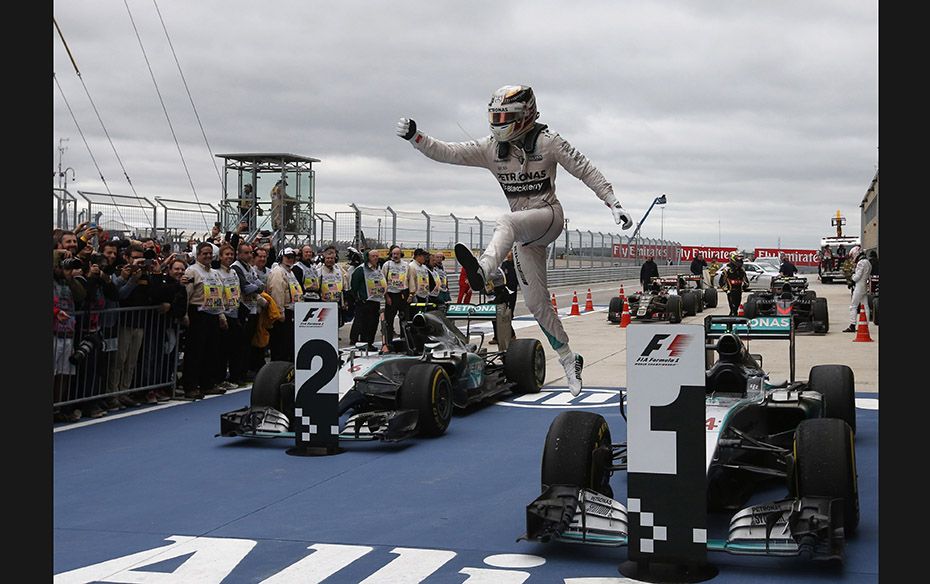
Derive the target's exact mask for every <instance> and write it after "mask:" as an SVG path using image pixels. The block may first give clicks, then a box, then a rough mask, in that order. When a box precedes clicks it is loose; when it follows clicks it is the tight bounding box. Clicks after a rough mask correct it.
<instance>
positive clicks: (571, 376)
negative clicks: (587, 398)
mask: <svg viewBox="0 0 930 584" xmlns="http://www.w3.org/2000/svg"><path fill="white" fill-rule="evenodd" d="M559 363H561V364H562V367H564V368H565V381H566V383H568V390H569V391H570V392H572V395H578V394H579V393H581V369H582V368H583V367H584V357H582V356H581V355H579V354H578V353H572V354H571V355H568V356H566V357H559Z"/></svg>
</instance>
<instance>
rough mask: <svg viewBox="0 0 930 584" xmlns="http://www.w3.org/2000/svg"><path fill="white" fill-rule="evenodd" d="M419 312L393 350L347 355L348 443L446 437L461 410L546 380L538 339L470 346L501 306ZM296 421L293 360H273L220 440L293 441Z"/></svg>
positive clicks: (343, 374)
mask: <svg viewBox="0 0 930 584" xmlns="http://www.w3.org/2000/svg"><path fill="white" fill-rule="evenodd" d="M415 308H416V309H418V310H419V312H417V313H416V314H414V316H413V317H412V318H411V319H410V321H409V322H405V323H403V324H402V327H401V328H402V332H403V337H402V338H401V339H397V340H395V341H394V342H393V343H392V344H391V352H389V353H383V354H377V353H371V352H368V351H366V350H361V349H345V350H343V351H341V353H340V359H341V364H340V368H341V371H340V392H339V394H340V400H339V406H338V407H339V416H340V419H341V425H340V434H339V439H340V440H384V441H397V440H402V439H404V438H408V437H410V436H414V435H420V436H428V437H431V436H440V435H441V434H443V433H444V432H445V431H446V428H448V426H449V423H450V421H451V419H452V412H453V409H456V408H457V409H465V408H467V407H469V406H471V405H472V404H476V403H479V402H482V401H485V400H490V399H493V398H494V397H496V396H498V395H500V394H503V393H510V392H514V393H535V392H538V391H539V388H540V387H541V386H542V384H543V383H544V382H545V378H546V356H545V353H544V351H543V347H542V344H541V343H540V342H539V341H538V340H537V339H514V340H513V341H512V342H511V343H510V346H509V347H507V350H506V351H498V352H492V351H488V350H487V348H486V347H483V346H482V345H483V344H484V334H483V333H481V334H480V340H479V342H478V343H472V342H471V341H470V337H471V335H470V323H471V322H472V321H473V320H488V319H491V318H494V317H495V306H494V305H492V304H486V305H471V304H453V305H449V306H448V307H446V308H445V309H436V308H435V306H433V305H429V306H419V305H418V306H416V307H415ZM459 319H463V320H466V321H467V325H466V330H465V332H463V331H461V330H460V329H459V328H458V327H457V326H456V325H455V324H454V321H455V320H459ZM295 422H296V420H295V416H294V366H293V363H290V362H286V361H273V362H271V363H268V364H266V365H265V366H264V367H262V369H261V370H260V371H259V372H258V375H256V377H255V382H254V384H253V386H252V392H251V403H250V405H249V406H248V407H244V408H240V409H238V410H234V411H232V412H227V413H225V414H222V415H221V416H220V433H219V434H218V436H243V437H252V438H269V437H284V438H293V437H294V431H295Z"/></svg>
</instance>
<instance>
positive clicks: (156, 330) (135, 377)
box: [52, 306, 180, 407]
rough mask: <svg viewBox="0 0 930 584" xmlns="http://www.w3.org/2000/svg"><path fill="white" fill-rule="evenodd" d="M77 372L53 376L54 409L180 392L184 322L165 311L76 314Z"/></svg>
mask: <svg viewBox="0 0 930 584" xmlns="http://www.w3.org/2000/svg"><path fill="white" fill-rule="evenodd" d="M75 317H76V320H77V326H76V327H75V334H74V337H73V339H67V340H70V341H72V342H71V343H70V344H71V346H72V347H73V352H72V360H74V361H75V362H74V363H72V365H73V367H66V372H65V373H60V374H57V375H54V377H55V380H54V384H53V396H52V401H53V404H54V406H55V407H59V406H62V405H67V404H74V403H79V402H85V401H89V400H95V399H99V398H106V397H110V396H117V395H121V394H126V393H130V392H134V391H141V390H145V391H148V390H154V389H165V388H168V389H171V390H172V391H173V390H174V388H175V386H176V377H177V375H176V373H177V370H178V345H179V340H180V321H179V320H178V319H175V318H171V317H169V316H168V315H167V314H164V313H163V312H162V308H161V306H143V307H130V308H113V309H108V310H92V311H77V312H76V314H75Z"/></svg>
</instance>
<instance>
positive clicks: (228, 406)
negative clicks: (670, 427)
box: [53, 387, 878, 584]
mask: <svg viewBox="0 0 930 584" xmlns="http://www.w3.org/2000/svg"><path fill="white" fill-rule="evenodd" d="M589 389H590V390H591V391H588V390H589ZM611 389H612V390H613V391H605V390H611ZM546 390H547V392H548V393H546V394H545V395H543V396H539V399H537V400H533V399H527V398H524V399H522V400H521V401H520V402H516V401H515V400H514V398H512V397H510V398H506V399H505V401H504V402H502V403H500V404H490V405H486V406H482V407H478V408H475V409H474V410H472V411H470V412H468V413H465V414H464V415H463V414H456V415H455V416H454V417H453V419H452V423H451V425H450V427H449V430H448V432H447V433H446V434H445V435H444V436H442V437H440V438H436V439H419V438H414V439H410V440H407V441H403V442H399V443H395V444H386V443H378V442H370V443H361V442H343V443H342V445H343V446H344V447H345V448H346V451H345V452H344V453H342V454H339V455H334V456H326V457H297V456H289V455H287V454H285V452H284V451H285V450H286V449H287V448H288V447H290V446H291V443H290V442H289V441H287V440H284V439H272V440H264V441H263V440H245V439H238V438H216V437H214V434H216V433H217V432H218V431H219V416H220V414H221V413H223V412H226V411H229V410H232V409H236V408H239V407H242V406H244V405H246V404H247V403H248V392H247V391H239V392H236V393H232V394H227V395H223V396H216V397H212V398H210V399H206V400H203V401H198V402H192V403H178V404H177V405H176V406H173V407H159V406H152V407H151V408H149V409H148V410H143V409H140V410H136V411H137V412H139V415H132V416H125V417H114V416H108V417H107V418H103V419H101V420H99V421H97V422H99V423H92V424H87V425H82V426H76V427H72V428H70V429H68V430H67V431H58V432H56V433H55V436H54V565H53V570H54V573H55V574H56V577H55V581H56V582H192V583H195V582H196V583H199V584H202V583H209V582H224V583H227V584H230V583H239V582H269V583H278V584H280V583H284V582H294V583H297V582H300V583H303V584H307V583H309V582H326V583H337V582H338V583H359V582H364V583H365V584H375V583H385V582H421V581H422V582H424V583H425V584H435V583H462V582H469V583H470V584H482V583H495V584H510V583H519V582H527V583H530V584H532V583H554V582H566V583H569V584H608V583H619V582H630V580H627V579H624V578H623V577H622V576H620V574H619V573H618V571H617V567H618V566H619V565H620V564H621V563H622V562H624V561H625V560H626V557H627V554H626V548H595V547H588V546H582V545H572V544H561V543H550V544H539V543H535V542H533V543H531V542H526V541H521V542H517V541H516V539H517V537H518V536H520V535H522V534H523V532H524V529H525V507H526V505H527V504H528V503H529V502H531V501H532V500H533V499H534V498H535V497H536V496H537V495H538V493H539V472H540V471H539V464H540V459H541V455H542V446H543V440H544V438H545V435H546V431H547V430H548V427H549V423H550V422H551V420H552V419H553V418H554V417H555V415H557V413H558V412H560V411H562V409H561V408H565V407H573V405H574V407H578V406H579V405H581V402H582V401H583V400H587V402H585V404H584V405H585V408H586V409H589V410H591V411H596V412H598V413H600V414H602V415H604V416H605V418H607V420H608V423H609V425H610V429H611V434H612V437H613V440H614V442H618V441H622V440H624V439H625V433H626V431H625V425H624V420H623V418H622V417H621V416H620V412H619V408H618V407H617V402H616V395H608V396H607V398H605V396H604V394H605V393H607V394H610V393H613V392H616V390H617V388H601V389H600V390H598V389H596V388H586V391H585V392H584V393H583V394H582V395H581V396H578V397H577V398H571V396H570V394H568V392H567V391H565V390H562V391H558V388H553V387H548V388H546ZM858 397H860V398H862V399H859V400H857V404H858V405H859V408H858V409H857V415H858V422H857V423H858V434H857V436H856V449H857V467H858V472H859V490H860V505H861V522H860V526H859V531H858V533H857V534H856V535H855V536H854V537H853V538H852V539H850V540H849V541H848V543H847V547H846V559H845V562H844V563H843V564H839V563H822V562H819V563H818V562H810V561H804V560H801V559H799V558H760V557H740V556H734V555H729V554H721V553H712V554H709V559H710V561H711V562H712V563H713V564H714V565H715V566H717V568H719V571H720V572H719V575H718V576H717V577H716V578H715V579H714V580H713V581H714V582H721V583H724V582H734V583H735V582H747V581H750V580H752V581H753V582H754V584H760V583H767V582H773V583H775V582H786V583H787V582H792V583H798V582H876V581H878V411H877V407H878V399H877V397H878V396H877V394H860V395H859V396H858ZM507 402H510V405H517V404H519V405H522V406H524V407H505V405H507ZM171 403H172V404H174V402H171ZM553 403H554V404H556V405H552V404H553ZM532 405H536V406H538V407H526V406H532ZM143 412H144V413H143ZM612 485H613V488H614V491H615V495H616V497H617V499H618V500H620V501H624V502H625V500H626V488H625V477H624V473H617V474H615V475H614V477H613V480H612ZM783 494H784V489H782V488H780V487H777V486H776V487H773V488H772V489H771V490H770V491H769V492H766V493H762V494H760V495H758V496H757V497H754V499H753V502H756V501H757V500H758V501H760V502H761V501H763V500H766V499H767V500H773V499H775V498H779V497H781V496H782V495H783ZM718 524H720V525H722V526H725V521H721V520H720V518H716V517H712V518H711V522H710V525H711V532H710V534H709V536H710V537H711V538H721V537H724V534H723V533H715V531H714V528H715V526H718Z"/></svg>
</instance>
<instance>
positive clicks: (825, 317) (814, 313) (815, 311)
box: [811, 298, 830, 332]
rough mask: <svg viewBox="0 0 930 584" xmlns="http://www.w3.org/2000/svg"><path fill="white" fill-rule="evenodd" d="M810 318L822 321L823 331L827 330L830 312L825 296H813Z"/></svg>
mask: <svg viewBox="0 0 930 584" xmlns="http://www.w3.org/2000/svg"><path fill="white" fill-rule="evenodd" d="M811 319H812V320H813V321H814V322H822V323H823V326H824V331H823V332H829V330H830V313H829V311H828V310H827V299H826V298H814V301H813V303H812V304H811Z"/></svg>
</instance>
